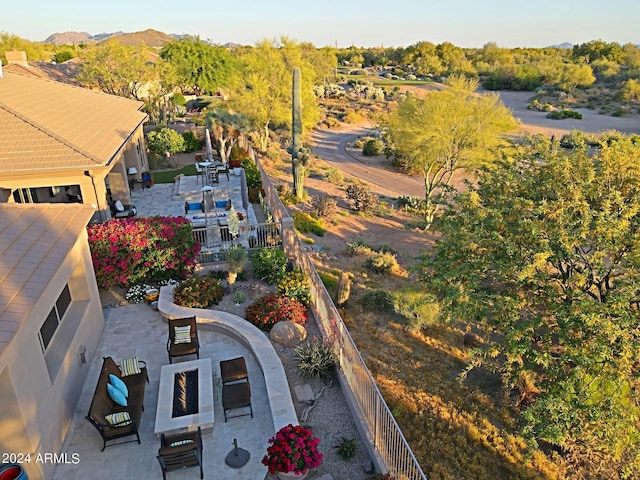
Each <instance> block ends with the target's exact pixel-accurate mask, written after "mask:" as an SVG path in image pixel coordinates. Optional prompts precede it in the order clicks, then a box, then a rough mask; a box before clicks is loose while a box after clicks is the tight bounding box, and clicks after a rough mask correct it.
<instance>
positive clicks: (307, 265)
mask: <svg viewBox="0 0 640 480" xmlns="http://www.w3.org/2000/svg"><path fill="white" fill-rule="evenodd" d="M284 238H285V239H286V238H289V236H288V235H286V232H285V235H284ZM285 251H286V252H287V255H288V256H289V258H290V259H292V260H294V262H295V263H296V265H297V266H299V267H301V268H302V269H303V270H304V271H305V272H306V273H307V274H308V275H309V278H310V284H311V298H312V305H314V313H315V317H316V319H317V320H318V322H319V325H320V328H321V330H322V332H323V335H324V337H325V338H327V339H331V340H333V341H334V342H335V345H336V347H337V353H338V358H339V365H340V369H341V371H342V373H343V375H344V377H345V380H346V383H347V385H348V387H349V389H350V390H351V393H352V394H353V397H354V399H355V402H356V403H357V405H358V408H359V409H360V418H361V419H362V420H363V421H364V423H365V425H366V430H367V433H368V440H369V441H370V442H371V445H372V446H373V448H374V451H375V453H376V454H377V455H378V456H379V458H380V459H381V460H382V462H383V463H384V465H385V466H386V468H387V470H388V472H389V473H391V474H392V475H393V476H394V477H395V478H396V479H398V480H426V478H427V477H426V476H425V474H424V472H423V471H422V468H421V467H420V464H419V463H418V460H417V459H416V457H415V455H414V454H413V451H412V450H411V447H410V446H409V444H408V442H407V440H406V439H405V437H404V435H403V434H402V431H401V430H400V427H399V426H398V424H397V422H396V420H395V418H394V417H393V414H392V413H391V410H390V409H389V407H388V406H387V404H386V402H385V401H384V398H383V396H382V394H381V393H380V390H379V389H378V386H377V385H376V383H375V380H374V379H373V377H372V376H371V373H370V372H369V369H368V368H367V366H366V364H365V362H364V360H363V359H362V356H361V355H360V352H359V351H358V348H357V347H356V345H355V343H354V341H353V339H352V338H351V335H350V334H349V330H348V329H347V327H346V326H345V324H344V322H343V320H342V317H341V316H340V313H339V312H338V309H337V308H336V306H335V304H334V303H333V300H332V299H331V296H330V295H329V293H328V292H327V290H326V288H325V286H324V283H322V280H321V279H320V276H319V275H318V272H317V271H316V269H315V267H314V265H313V263H312V262H311V259H310V258H309V256H308V255H307V252H306V251H305V249H304V247H303V246H302V243H301V242H300V241H299V240H298V239H297V238H296V242H295V243H294V244H293V245H292V244H285Z"/></svg>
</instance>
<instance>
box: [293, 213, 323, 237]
mask: <svg viewBox="0 0 640 480" xmlns="http://www.w3.org/2000/svg"><path fill="white" fill-rule="evenodd" d="M291 216H292V217H293V226H294V227H295V228H296V230H298V231H299V232H301V233H313V234H315V235H318V236H319V237H322V236H323V235H324V234H325V233H326V232H327V231H326V230H325V229H324V228H323V226H322V221H321V220H318V219H317V218H313V217H312V216H311V215H309V214H308V213H307V212H296V213H294V214H293V215H291Z"/></svg>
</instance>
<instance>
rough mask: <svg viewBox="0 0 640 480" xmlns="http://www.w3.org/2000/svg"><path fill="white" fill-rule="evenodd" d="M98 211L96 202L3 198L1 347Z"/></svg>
mask: <svg viewBox="0 0 640 480" xmlns="http://www.w3.org/2000/svg"><path fill="white" fill-rule="evenodd" d="M93 213H94V209H93V207H91V205H79V204H77V203H74V204H61V203H55V204H54V203H40V204H32V203H31V204H18V203H0V353H2V351H3V350H4V349H5V347H6V346H7V345H8V344H9V342H10V341H11V339H12V338H13V335H14V334H15V333H16V332H17V331H18V329H19V328H20V324H21V323H22V322H23V321H24V320H25V319H26V318H27V316H28V315H29V313H30V312H31V308H32V306H33V305H34V304H35V303H36V301H37V300H38V298H39V297H40V295H42V293H43V292H44V290H45V289H46V288H47V285H48V284H49V283H50V282H51V280H52V278H53V276H54V275H55V273H56V271H57V270H58V269H59V268H60V266H61V265H62V263H63V261H64V259H65V257H66V255H67V254H68V253H69V250H71V248H72V247H73V245H75V243H76V242H77V241H78V236H79V235H80V234H81V232H83V231H84V229H85V228H86V227H87V224H88V223H89V220H90V219H91V217H92V215H93ZM43 320H44V319H43Z"/></svg>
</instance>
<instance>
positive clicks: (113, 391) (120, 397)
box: [107, 383, 127, 407]
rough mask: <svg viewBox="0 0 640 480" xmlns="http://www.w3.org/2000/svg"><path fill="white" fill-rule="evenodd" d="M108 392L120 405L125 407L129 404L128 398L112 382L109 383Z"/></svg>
mask: <svg viewBox="0 0 640 480" xmlns="http://www.w3.org/2000/svg"><path fill="white" fill-rule="evenodd" d="M107 392H108V393H109V397H111V400H113V401H114V402H116V403H117V404H118V405H121V406H123V407H126V406H127V399H126V397H125V396H124V394H123V393H122V392H121V391H120V390H118V389H117V388H116V387H114V386H113V385H111V384H110V383H107Z"/></svg>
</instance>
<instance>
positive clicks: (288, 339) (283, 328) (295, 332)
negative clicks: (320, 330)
mask: <svg viewBox="0 0 640 480" xmlns="http://www.w3.org/2000/svg"><path fill="white" fill-rule="evenodd" d="M269 337H270V338H271V340H273V341H274V342H277V343H279V344H280V345H284V346H285V347H295V346H296V345H299V344H300V343H301V342H304V341H305V339H306V338H307V329H306V328H304V327H303V326H302V325H299V324H297V323H293V322H289V321H282V322H278V323H276V324H275V325H274V326H273V327H272V328H271V332H269Z"/></svg>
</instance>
